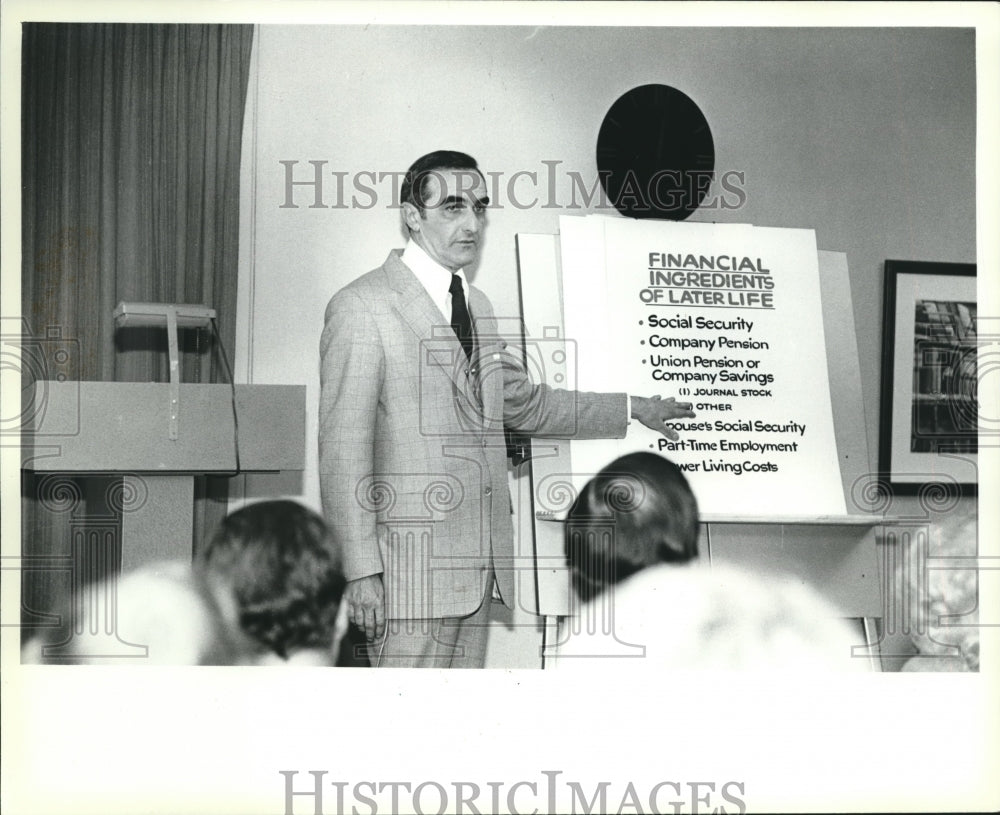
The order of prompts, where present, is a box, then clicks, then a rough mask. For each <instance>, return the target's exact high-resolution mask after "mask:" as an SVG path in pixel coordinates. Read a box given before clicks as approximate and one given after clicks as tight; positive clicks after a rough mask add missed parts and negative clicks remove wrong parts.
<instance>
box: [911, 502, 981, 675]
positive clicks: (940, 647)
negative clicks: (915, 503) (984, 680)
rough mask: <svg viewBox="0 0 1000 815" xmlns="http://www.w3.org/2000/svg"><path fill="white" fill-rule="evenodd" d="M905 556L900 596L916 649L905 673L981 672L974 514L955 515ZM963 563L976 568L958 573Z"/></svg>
mask: <svg viewBox="0 0 1000 815" xmlns="http://www.w3.org/2000/svg"><path fill="white" fill-rule="evenodd" d="M922 540H923V539H922V536H914V538H913V539H911V541H910V543H909V545H908V546H906V548H905V549H904V551H903V552H901V553H900V558H899V560H900V562H899V566H898V567H897V568H896V574H895V578H896V579H895V583H894V585H895V588H896V592H897V594H896V596H897V598H899V601H900V603H901V604H902V608H901V615H902V616H903V617H904V630H905V631H908V632H909V634H910V639H911V641H912V642H913V645H914V646H915V647H916V649H917V655H916V656H914V657H911V658H910V659H909V660H908V661H907V662H906V664H905V665H903V667H902V670H904V671H978V670H979V580H978V578H979V572H978V570H977V569H976V568H975V561H974V558H975V556H976V514H975V510H971V511H968V510H962V509H956V510H955V511H954V512H952V513H950V514H949V515H947V516H945V517H944V518H943V519H942V520H940V521H939V522H938V523H936V524H935V525H934V526H933V527H931V529H930V530H929V532H928V533H927V539H926V543H927V545H926V547H924V546H922V545H920V543H921V542H922ZM963 558H968V559H969V562H970V563H971V565H970V566H969V567H968V568H964V569H963V568H959V567H958V566H959V564H960V563H961V562H962V559H963Z"/></svg>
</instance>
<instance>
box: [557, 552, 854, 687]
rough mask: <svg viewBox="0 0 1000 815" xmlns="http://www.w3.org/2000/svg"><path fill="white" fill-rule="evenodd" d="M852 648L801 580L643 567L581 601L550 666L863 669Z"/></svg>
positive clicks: (840, 625) (828, 608)
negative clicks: (584, 603) (607, 589)
mask: <svg viewBox="0 0 1000 815" xmlns="http://www.w3.org/2000/svg"><path fill="white" fill-rule="evenodd" d="M574 628H575V630H574ZM857 644H859V636H858V634H856V633H855V632H854V631H853V630H852V629H851V627H850V626H849V625H848V624H847V623H846V622H845V621H844V620H843V619H841V615H840V612H839V611H838V609H836V608H835V607H834V606H833V605H831V604H830V603H829V602H827V601H826V600H825V599H824V598H823V597H821V596H820V595H819V594H818V593H817V592H816V591H815V590H814V589H812V588H811V587H809V586H808V585H806V584H804V583H802V582H801V581H798V580H796V579H794V578H791V577H784V576H777V575H756V574H751V573H748V572H746V571H743V570H740V569H737V568H735V567H729V566H723V565H715V566H712V567H708V566H703V565H696V564H695V563H692V564H690V565H686V566H670V565H661V566H652V567H650V568H648V569H645V570H643V571H641V572H639V573H638V574H636V575H635V576H633V577H630V578H629V579H627V580H625V581H623V582H621V583H619V584H617V585H616V586H613V587H612V588H611V589H610V590H609V591H607V592H605V593H604V594H603V595H600V596H598V597H596V598H595V599H594V600H593V601H592V602H591V603H588V604H586V605H585V606H584V607H583V608H582V609H581V611H580V614H579V617H578V618H577V620H576V622H575V625H573V624H571V625H567V626H566V627H565V630H564V641H563V642H561V643H560V645H559V649H558V655H557V656H556V657H555V658H554V662H555V664H556V667H557V668H559V669H569V670H584V671H593V670H604V669H609V668H610V669H619V670H635V669H643V668H655V669H658V670H663V669H665V670H672V671H749V672H781V673H788V672H802V671H821V672H822V671H865V670H869V664H868V661H867V659H866V658H865V657H862V656H854V655H852V646H853V645H857ZM625 646H633V647H631V648H629V647H625Z"/></svg>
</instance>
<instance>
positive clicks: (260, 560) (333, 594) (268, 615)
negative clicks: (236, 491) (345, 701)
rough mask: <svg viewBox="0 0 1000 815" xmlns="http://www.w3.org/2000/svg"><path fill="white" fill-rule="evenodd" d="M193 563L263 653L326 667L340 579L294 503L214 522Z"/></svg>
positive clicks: (310, 521) (331, 552)
mask: <svg viewBox="0 0 1000 815" xmlns="http://www.w3.org/2000/svg"><path fill="white" fill-rule="evenodd" d="M195 562H196V566H197V567H198V568H199V569H201V570H203V571H204V572H205V573H206V574H207V575H209V576H210V577H211V578H213V579H215V580H217V581H220V582H222V583H223V584H225V585H228V586H230V587H231V588H232V592H233V595H234V596H235V598H236V604H237V608H238V613H239V621H240V625H241V627H242V628H243V631H244V632H245V633H246V634H247V635H249V636H250V637H251V638H253V639H254V640H255V641H256V642H257V643H259V645H260V647H261V649H262V650H263V651H264V652H265V654H270V655H272V656H274V657H275V658H277V659H280V660H295V661H297V662H319V663H323V664H332V662H333V659H334V648H335V647H336V639H337V638H338V635H339V634H340V633H342V632H341V631H340V626H338V610H339V608H340V600H341V597H342V596H343V593H344V587H345V585H346V580H345V578H344V573H343V566H342V561H341V556H340V551H339V549H338V548H337V547H336V546H335V545H334V544H333V542H332V540H331V537H330V534H329V532H328V530H327V527H326V524H325V523H324V522H323V519H322V518H321V517H320V516H319V515H317V514H316V513H315V512H313V511H312V510H309V509H307V508H306V507H304V506H302V505H301V504H298V503H296V502H294V501H263V502H260V503H256V504H251V505H249V506H246V507H244V508H243V509H240V510H238V511H237V512H234V513H232V514H231V515H229V516H228V517H226V518H225V519H224V520H223V521H222V523H221V524H220V526H219V529H218V531H217V532H216V534H215V536H214V537H213V538H212V539H211V541H209V543H208V544H207V545H206V546H205V547H204V548H203V549H202V551H200V552H199V553H198V555H197V557H196V561H195ZM262 661H266V660H262Z"/></svg>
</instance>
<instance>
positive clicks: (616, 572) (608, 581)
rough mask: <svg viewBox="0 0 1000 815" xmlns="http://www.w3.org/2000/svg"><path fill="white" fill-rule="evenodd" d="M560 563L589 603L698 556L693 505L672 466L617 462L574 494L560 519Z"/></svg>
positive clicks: (637, 457) (648, 458)
mask: <svg viewBox="0 0 1000 815" xmlns="http://www.w3.org/2000/svg"><path fill="white" fill-rule="evenodd" d="M565 546H566V559H567V560H568V562H569V569H570V575H571V577H572V580H573V586H574V588H575V589H576V593H577V595H578V596H579V597H580V599H581V600H583V601H585V602H586V601H588V600H590V599H591V598H593V597H595V596H596V595H598V594H600V593H601V592H602V591H604V589H605V588H607V587H608V586H610V585H612V584H614V583H618V582H620V581H622V580H624V579H625V578H627V577H629V576H630V575H633V574H635V573H636V572H638V571H640V570H642V569H645V568H646V567H648V566H653V565H656V564H658V563H686V562H688V561H690V560H692V559H694V558H696V557H697V556H698V504H697V502H696V501H695V497H694V494H693V493H692V492H691V487H690V486H689V485H688V483H687V479H686V478H685V477H684V474H683V473H682V472H681V471H680V468H679V467H677V465H676V464H674V463H673V462H672V461H668V460H667V459H665V458H663V457H662V456H658V455H655V454H653V453H631V454H629V455H627V456H622V457H621V458H618V459H616V460H615V461H613V462H612V463H611V464H609V465H608V466H607V467H605V468H604V469H603V470H601V471H600V472H599V473H598V474H597V475H596V476H594V477H593V478H592V479H591V480H590V481H589V482H588V483H587V485H586V486H585V487H584V488H583V490H582V491H581V492H580V495H579V496H578V497H577V499H576V501H575V502H574V503H573V506H572V507H571V508H570V511H569V514H568V516H567V518H566V537H565Z"/></svg>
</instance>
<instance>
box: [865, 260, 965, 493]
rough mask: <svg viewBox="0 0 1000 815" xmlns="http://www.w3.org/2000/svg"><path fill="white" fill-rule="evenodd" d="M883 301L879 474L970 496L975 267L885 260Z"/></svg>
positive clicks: (892, 481) (893, 484) (893, 481)
mask: <svg viewBox="0 0 1000 815" xmlns="http://www.w3.org/2000/svg"><path fill="white" fill-rule="evenodd" d="M883 307H884V312H883V323H882V388H881V409H880V421H879V474H880V478H881V479H882V480H883V481H884V482H886V483H887V484H888V486H889V487H890V488H891V490H892V491H893V492H894V493H896V494H902V495H914V494H922V491H924V490H926V489H927V488H928V486H929V485H935V486H936V487H939V488H940V487H944V488H945V489H947V490H949V491H953V490H957V491H958V492H959V493H961V494H962V495H975V494H976V493H977V489H978V487H977V484H978V475H977V473H978V468H977V451H978V424H979V416H978V402H977V379H976V355H977V347H978V341H977V331H976V326H977V313H976V266H975V264H972V263H934V262H926V261H908V260H886V261H885V284H884V300H883Z"/></svg>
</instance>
